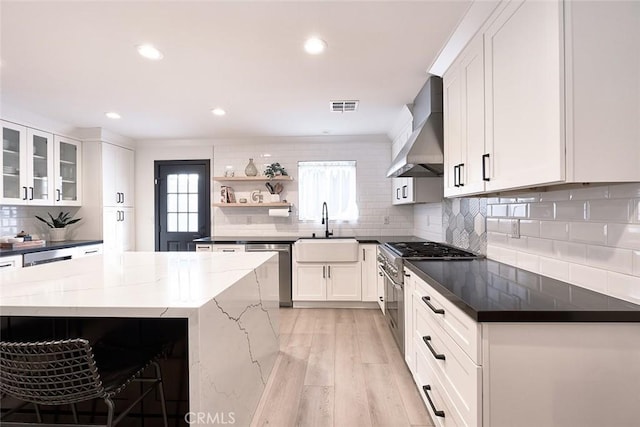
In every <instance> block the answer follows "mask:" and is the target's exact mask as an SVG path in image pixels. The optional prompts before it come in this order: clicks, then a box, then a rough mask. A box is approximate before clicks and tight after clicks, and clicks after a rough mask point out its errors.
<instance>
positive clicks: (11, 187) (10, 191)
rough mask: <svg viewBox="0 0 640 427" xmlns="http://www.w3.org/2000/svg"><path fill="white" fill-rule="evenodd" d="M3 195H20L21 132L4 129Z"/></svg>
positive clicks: (8, 196)
mask: <svg viewBox="0 0 640 427" xmlns="http://www.w3.org/2000/svg"><path fill="white" fill-rule="evenodd" d="M2 178H3V179H2V183H3V184H2V187H3V188H2V196H3V197H5V198H8V199H19V198H21V195H20V132H18V131H17V130H13V129H7V128H3V129H2Z"/></svg>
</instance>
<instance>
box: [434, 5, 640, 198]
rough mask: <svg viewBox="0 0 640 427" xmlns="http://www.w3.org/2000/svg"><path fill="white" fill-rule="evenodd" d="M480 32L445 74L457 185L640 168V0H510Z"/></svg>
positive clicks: (624, 175)
mask: <svg viewBox="0 0 640 427" xmlns="http://www.w3.org/2000/svg"><path fill="white" fill-rule="evenodd" d="M461 27H462V26H461ZM593 28H598V31H597V36H595V35H594V32H593ZM461 31H462V30H461ZM469 40H470V41H469V43H468V44H467V45H466V47H465V48H464V49H463V50H462V51H461V52H460V54H459V55H458V56H457V58H456V59H455V60H454V61H453V62H452V63H451V65H450V66H449V67H448V68H447V70H446V71H445V72H444V74H443V81H444V128H445V129H444V130H445V177H444V179H445V195H446V196H448V197H454V196H462V195H473V194H482V193H494V192H498V191H505V190H514V189H519V188H526V187H534V186H547V185H554V184H564V183H581V182H592V183H593V182H623V181H639V180H640V144H638V141H639V140H640V120H638V117H640V102H638V97H637V90H635V89H637V87H638V75H640V61H638V54H637V52H639V51H640V4H638V3H637V2H606V3H603V2H565V1H549V2H539V1H533V0H514V1H509V2H502V3H501V4H500V5H499V6H498V7H497V8H496V9H495V10H494V11H493V12H492V13H491V14H490V16H489V18H488V19H487V20H486V22H484V24H482V26H481V28H480V29H479V30H478V31H477V33H475V35H472V36H470V37H469ZM445 50H446V47H445Z"/></svg>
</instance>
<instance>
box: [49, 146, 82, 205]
mask: <svg viewBox="0 0 640 427" xmlns="http://www.w3.org/2000/svg"><path fill="white" fill-rule="evenodd" d="M81 159H82V145H81V142H80V141H75V140H73V139H69V138H64V137H61V136H58V135H56V136H55V177H56V184H55V187H56V188H55V198H54V203H55V204H56V205H65V206H80V205H81V204H82V188H81V187H80V182H81V179H82V175H81V174H82V168H81Z"/></svg>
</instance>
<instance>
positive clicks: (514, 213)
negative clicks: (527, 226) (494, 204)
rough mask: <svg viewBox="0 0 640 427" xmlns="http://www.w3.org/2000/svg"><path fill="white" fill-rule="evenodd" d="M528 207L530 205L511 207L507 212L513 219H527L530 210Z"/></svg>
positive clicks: (522, 204)
mask: <svg viewBox="0 0 640 427" xmlns="http://www.w3.org/2000/svg"><path fill="white" fill-rule="evenodd" d="M527 207H528V205H527V204H526V203H520V204H515V205H509V209H508V210H507V212H508V214H509V216H510V217H512V218H526V217H527V210H528V209H527Z"/></svg>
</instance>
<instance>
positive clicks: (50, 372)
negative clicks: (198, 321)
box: [0, 338, 168, 427]
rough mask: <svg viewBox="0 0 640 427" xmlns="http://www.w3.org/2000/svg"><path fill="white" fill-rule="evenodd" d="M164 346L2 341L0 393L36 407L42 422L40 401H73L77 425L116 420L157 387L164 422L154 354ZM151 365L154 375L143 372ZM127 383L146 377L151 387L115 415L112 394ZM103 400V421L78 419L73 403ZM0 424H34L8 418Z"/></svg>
mask: <svg viewBox="0 0 640 427" xmlns="http://www.w3.org/2000/svg"><path fill="white" fill-rule="evenodd" d="M163 351H164V348H163V347H162V346H160V345H157V346H144V347H135V348H133V347H120V346H116V345H111V344H104V343H98V344H96V345H94V346H93V348H92V346H91V345H89V341H87V340H85V339H82V338H75V339H67V340H58V341H46V342H0V394H2V395H8V396H11V397H13V398H15V399H18V400H20V401H23V402H28V403H33V404H34V405H35V406H36V417H37V420H38V423H41V422H42V418H41V416H40V412H39V410H38V405H49V406H53V405H71V410H72V413H73V418H74V421H75V423H76V424H67V425H72V426H75V427H81V426H87V427H88V426H96V425H103V426H106V427H113V426H115V425H117V424H118V423H119V422H120V421H121V420H122V419H123V418H124V417H125V416H126V415H127V414H128V413H129V412H130V411H131V410H132V409H133V408H134V406H135V405H136V404H138V402H140V401H141V400H142V399H143V398H144V397H145V396H146V395H147V394H149V393H150V392H151V391H152V390H155V389H158V392H159V395H160V400H161V406H162V416H163V421H164V426H165V427H167V426H168V423H167V409H166V404H165V400H164V390H163V387H162V376H161V372H160V365H158V363H157V358H158V357H160V356H161V355H162V353H163ZM151 366H153V367H154V368H155V377H154V378H144V377H142V373H143V372H144V371H145V370H146V369H147V368H149V367H151ZM131 382H146V383H148V384H149V387H148V388H146V390H144V392H143V393H142V394H141V395H140V396H139V397H138V398H137V399H136V400H135V402H133V403H131V404H130V405H129V406H128V407H127V408H126V409H125V410H124V411H123V412H122V413H120V414H119V415H117V417H116V418H115V419H114V417H115V404H114V401H113V399H112V398H113V397H114V396H115V395H117V394H118V393H120V392H121V391H123V390H124V389H125V388H126V387H127V385H128V384H130V383H131ZM92 399H102V400H104V402H105V404H106V405H107V409H108V412H107V421H106V424H78V416H77V412H76V409H75V404H76V403H79V402H84V401H87V400H92ZM7 415H9V414H6V415H5V416H4V417H3V419H2V420H0V424H2V425H3V426H7V427H10V426H24V425H38V424H35V423H25V422H10V421H6V420H5V418H7Z"/></svg>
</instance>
